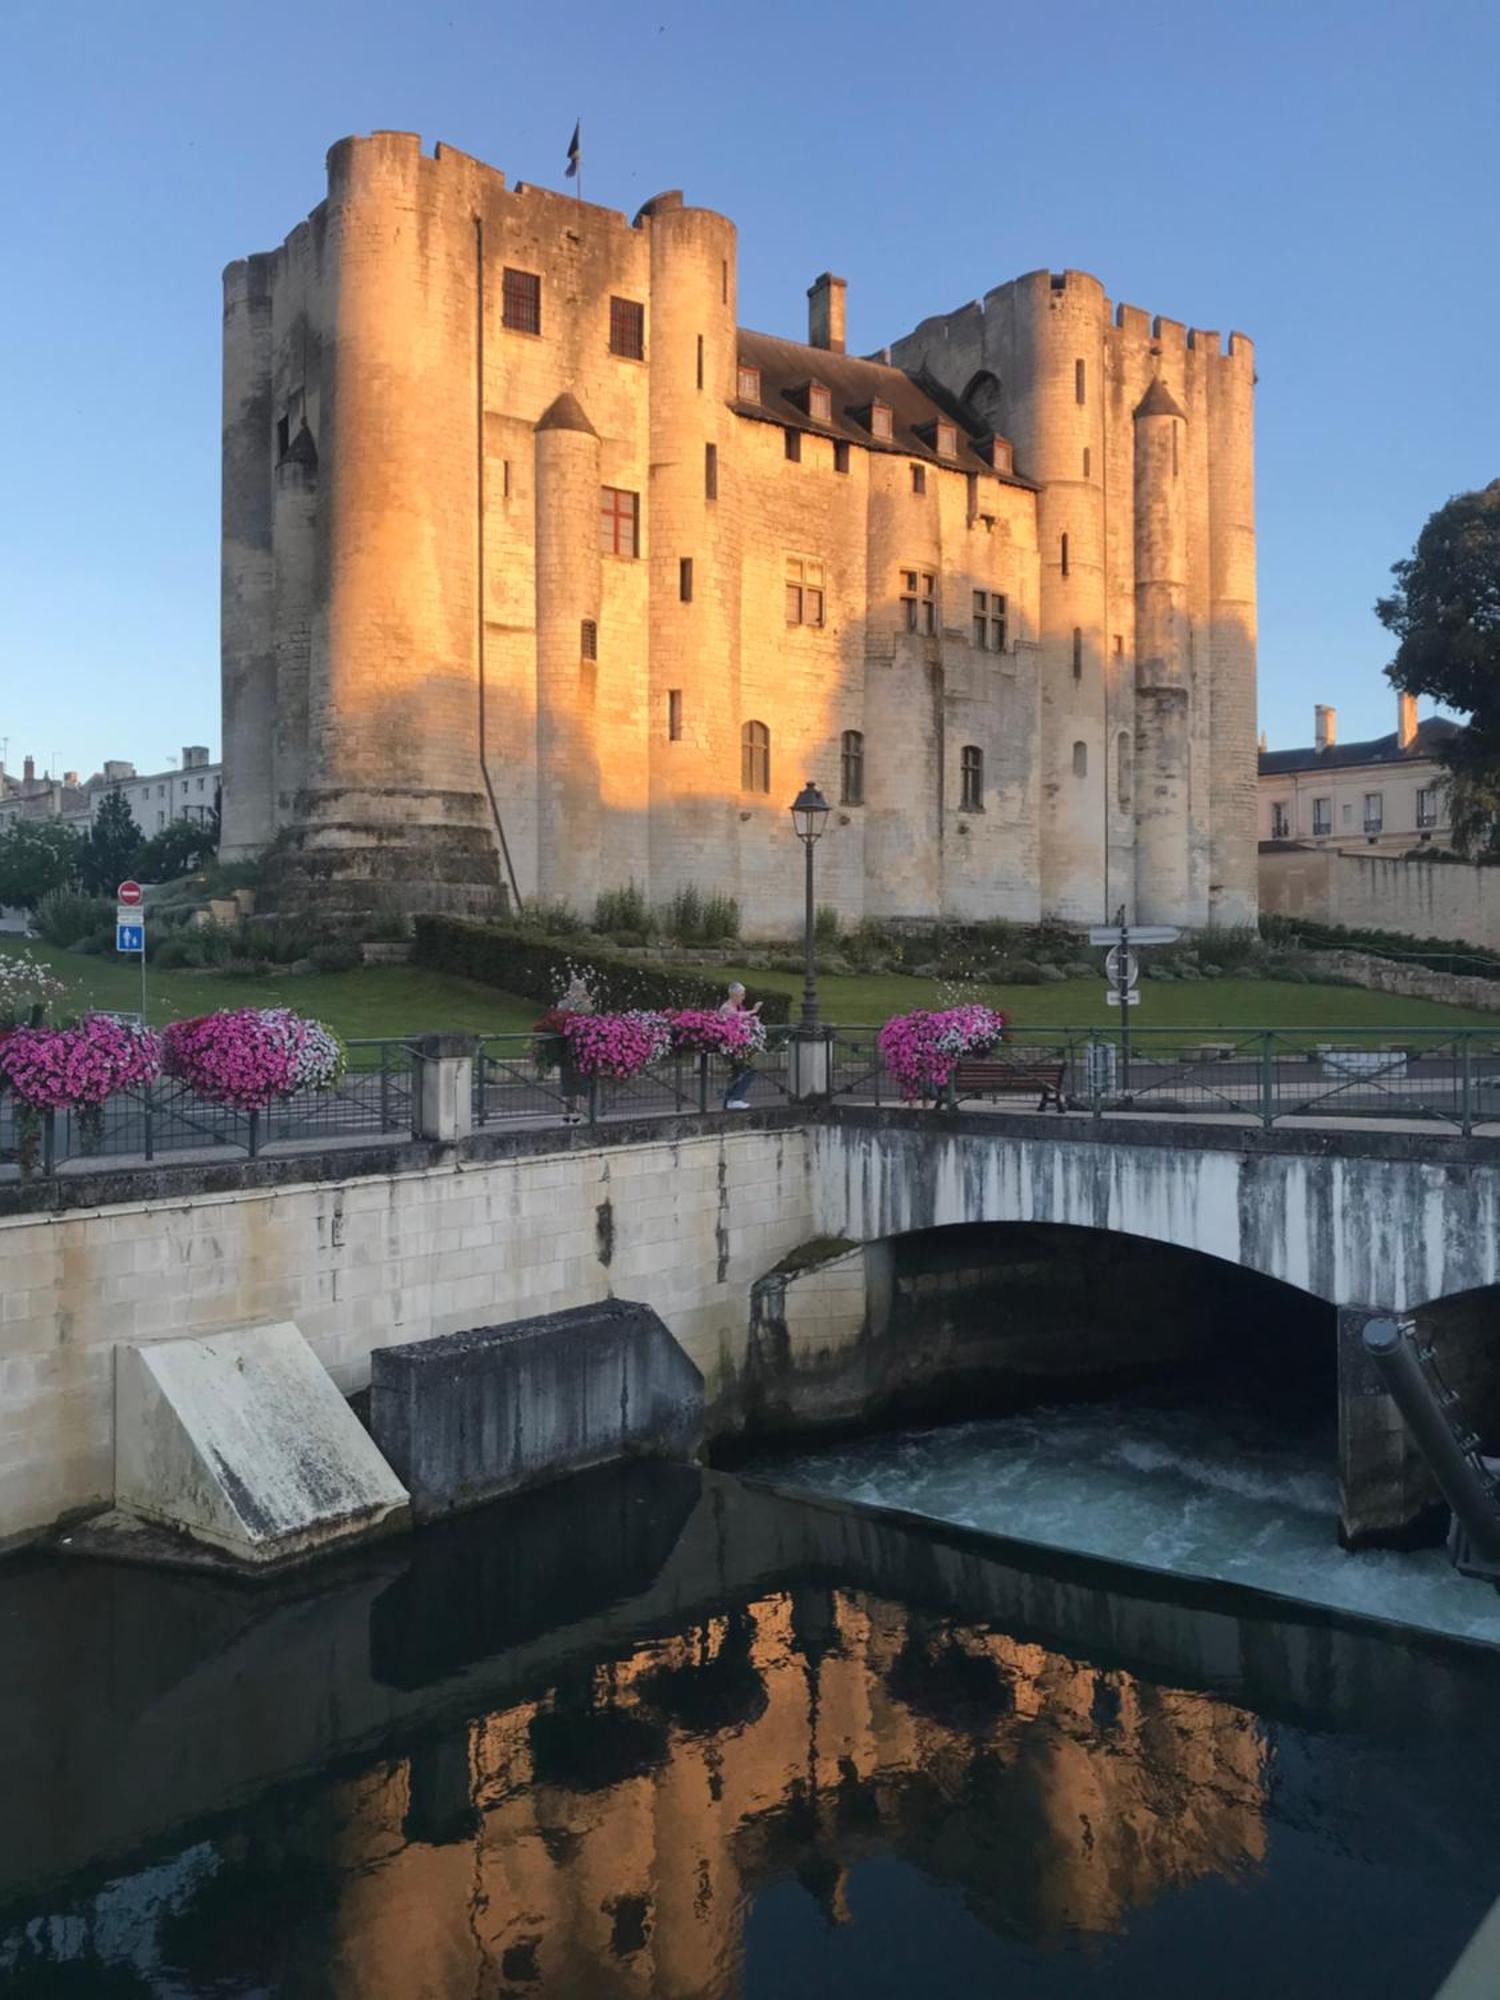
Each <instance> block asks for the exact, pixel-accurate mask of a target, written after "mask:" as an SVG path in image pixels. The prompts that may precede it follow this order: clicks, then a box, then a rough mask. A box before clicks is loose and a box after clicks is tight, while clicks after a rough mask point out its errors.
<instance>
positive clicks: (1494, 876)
mask: <svg viewBox="0 0 1500 2000" xmlns="http://www.w3.org/2000/svg"><path fill="white" fill-rule="evenodd" d="M1260 896H1261V908H1262V909H1263V910H1266V911H1268V912H1270V913H1272V914H1274V915H1276V916H1282V917H1301V918H1302V919H1303V920H1304V922H1307V923H1313V924H1339V925H1341V926H1343V927H1344V928H1346V929H1348V930H1376V931H1399V932H1400V933H1402V935H1404V936H1406V937H1418V938H1430V937H1435V938H1452V939H1453V941H1454V943H1455V944H1476V945H1480V946H1482V947H1483V948H1484V949H1485V950H1487V951H1496V950H1500V868H1483V867H1480V866H1478V865H1477V864H1476V863H1472V862H1460V861H1406V860H1402V859H1399V858H1393V857H1391V856H1387V855H1380V854H1349V853H1344V852H1342V851H1338V850H1330V849H1326V848H1300V847H1293V848H1282V849H1279V850H1277V851H1276V852H1266V851H1263V852H1262V853H1261V856H1260ZM1392 990H1394V989H1392Z"/></svg>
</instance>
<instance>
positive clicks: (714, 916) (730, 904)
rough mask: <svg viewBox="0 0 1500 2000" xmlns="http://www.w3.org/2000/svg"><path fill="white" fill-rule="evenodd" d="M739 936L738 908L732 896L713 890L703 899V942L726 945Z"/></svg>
mask: <svg viewBox="0 0 1500 2000" xmlns="http://www.w3.org/2000/svg"><path fill="white" fill-rule="evenodd" d="M739 934H740V906H739V904H738V903H737V902H736V901H735V899H734V897H733V896H722V895H720V894H719V892H718V890H715V891H714V893H713V894H712V895H711V896H705V897H704V899H703V942H704V943H705V944H728V943H729V941H730V939H731V938H737V937H738V936H739Z"/></svg>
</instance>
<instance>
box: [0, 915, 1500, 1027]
mask: <svg viewBox="0 0 1500 2000" xmlns="http://www.w3.org/2000/svg"><path fill="white" fill-rule="evenodd" d="M0 951H25V952H30V953H31V954H32V956H33V957H35V958H37V959H39V960H41V961H42V962H43V963H45V964H46V965H48V966H50V967H51V968H52V970H53V971H54V972H55V973H56V974H57V976H58V977H59V978H60V979H62V980H63V981H64V982H65V984H66V986H67V989H68V998H67V1002H66V1007H67V1010H68V1011H82V1010H83V1009H85V1008H89V1007H102V1008H110V1009H120V1010H127V1009H134V1008H135V1007H137V1006H138V1005H139V1004H140V976H139V973H138V971H137V969H136V966H135V962H134V960H130V961H126V960H123V959H114V958H95V957H88V956H84V955H82V954H80V953H77V952H71V951H62V950H59V949H57V948H56V947H54V946H52V945H46V944H41V943H38V942H22V941H21V940H19V939H16V938H9V937H7V938H3V939H0ZM694 969H695V970H696V971H700V972H701V971H702V970H704V968H694ZM723 972H724V978H725V979H726V980H728V979H731V978H736V977H737V978H741V979H743V980H744V981H745V982H746V984H747V985H750V986H759V987H762V988H765V987H774V988H778V989H780V990H781V991H783V992H788V993H792V994H797V993H800V991H801V985H802V982H801V980H800V978H799V977H798V975H797V974H795V973H790V972H759V971H749V970H744V969H737V968H735V967H734V966H732V965H726V966H725V967H724V969H723ZM818 991H819V995H820V998H821V1001H822V1007H823V1018H824V1019H825V1020H826V1021H832V1022H836V1023H838V1024H839V1025H841V1026H855V1025H857V1024H859V1023H862V1022H879V1021H884V1020H886V1019H887V1018H888V1017H889V1016H890V1015H892V1014H898V1013H901V1012H904V1011H905V1010H906V1009H907V1008H911V1007H924V1006H935V1005H944V1004H948V1003H950V1002H951V1000H952V999H953V998H954V997H955V989H954V988H953V987H952V986H950V985H946V984H940V983H939V982H938V981H935V980H930V979H911V978H907V977H904V976H902V975H900V974H897V973H879V974H870V975H867V976H866V975H858V976H839V977H835V976H832V975H830V976H828V977H825V978H822V979H820V980H819V982H818ZM1141 996H1142V997H1141V1004H1140V1006H1139V1007H1137V1008H1135V1009H1134V1010H1133V1018H1132V1022H1131V1025H1132V1027H1135V1028H1138V1029H1148V1028H1173V1029H1193V1030H1197V1029H1201V1030H1202V1031H1203V1032H1204V1034H1205V1035H1211V1034H1214V1033H1220V1034H1222V1033H1227V1032H1228V1031H1229V1030H1231V1029H1237V1028H1251V1027H1256V1028H1259V1027H1268V1028H1287V1029H1297V1028H1309V1029H1329V1028H1362V1029H1382V1030H1398V1029H1402V1028H1438V1029H1442V1028H1450V1029H1451V1028H1462V1027H1478V1028H1493V1029H1494V1031H1495V1035H1496V1039H1497V1041H1500V1014H1482V1013H1478V1012H1476V1011H1475V1010H1473V1009H1471V1008H1462V1007H1440V1006H1437V1005H1436V1004H1435V1003H1434V1002H1432V1001H1429V1000H1406V999H1402V998H1400V997H1398V996H1397V995H1394V994H1387V993H1368V992H1365V991H1364V990H1363V989H1362V988H1359V987H1349V986H1310V985H1299V984H1294V983H1292V982H1289V981H1281V980H1272V979H1216V980H1204V981H1202V982H1197V983H1184V984H1175V983H1174V984H1167V983H1165V982H1155V981H1147V982H1145V983H1144V984H1143V985H1142V987H1141ZM964 997H966V998H972V999H975V1000H982V1001H985V1002H986V1003H988V1004H989V1005H990V1006H995V1007H1000V1008H1002V1009H1003V1010H1004V1011H1005V1013H1006V1014H1007V1015H1008V1016H1009V1017H1010V1018H1011V1020H1012V1021H1013V1022H1014V1023H1015V1024H1016V1026H1018V1027H1036V1028H1045V1027H1073V1028H1087V1027H1113V1026H1115V1025H1116V1024H1117V1023H1118V1020H1119V1015H1118V1014H1117V1012H1116V1011H1115V1010H1114V1009H1113V1008H1111V1007H1107V1006H1106V1005H1105V1002H1104V985H1103V981H1102V979H1100V980H1095V979H1069V980H1064V981H1060V982H1056V983H1049V984H1046V985H1041V986H986V985H982V984H976V985H974V986H973V987H968V986H966V987H965V988H964ZM147 1006H148V1010H149V1013H150V1018H151V1020H152V1022H153V1023H154V1024H156V1025H158V1026H159V1025H160V1024H161V1023H163V1022H165V1021H171V1020H180V1019H182V1018H183V1017H184V1016H185V1015H189V1014H205V1013H209V1012H211V1011H212V1010H213V1009H214V1008H216V1007H235V1006H254V1007H277V1006H285V1007H295V1008H296V1009H297V1010H298V1012H299V1013H304V1014H314V1015H317V1016H318V1018H319V1019H321V1020H325V1021H327V1022H328V1023H329V1024H330V1026H332V1027H334V1028H336V1029H337V1030H338V1032H339V1033H340V1034H342V1035H345V1036H347V1037H350V1038H352V1039H358V1038H364V1037H372V1038H373V1037H378V1036H392V1037H394V1036H401V1035H412V1034H420V1033H422V1032H424V1031H427V1030H433V1029H440V1028H442V1029H450V1030H460V1031H462V1030H468V1031H473V1032H479V1033H485V1034H523V1033H525V1032H526V1030H527V1029H529V1028H530V1026H531V1024H532V1022H533V1021H534V1020H535V1019H536V1017H537V1014H538V1012H539V1011H540V1009H539V1008H538V1007H537V1005H536V1003H535V1001H532V1000H525V999H521V998H519V997H517V996H516V995H514V994H510V993H502V992H498V991H497V990H495V989H494V988H492V987H488V986H481V985H479V984H477V983H476V982H475V981H473V980H468V979H455V978H452V977H451V976H449V975H448V974H446V973H439V972H427V971H424V970H423V969H422V968H421V967H419V966H410V965H400V966H381V967H372V968H369V969H366V970H363V971H357V972H324V973H319V972H313V973H305V974H299V975H297V976H296V977H292V976H291V975H289V974H285V973H282V974H273V975H272V976H270V977H268V978H263V979H262V978H226V977H224V976H222V975H220V974H216V973H207V972H155V971H152V972H149V973H148V975H147ZM794 1011H795V1010H794Z"/></svg>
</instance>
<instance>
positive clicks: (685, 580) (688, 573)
mask: <svg viewBox="0 0 1500 2000" xmlns="http://www.w3.org/2000/svg"><path fill="white" fill-rule="evenodd" d="M677 595H678V598H679V599H680V601H681V602H682V603H683V604H691V603H692V601H693V559H692V557H691V556H680V557H679V558H678V561H677Z"/></svg>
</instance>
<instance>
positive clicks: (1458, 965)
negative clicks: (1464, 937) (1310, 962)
mask: <svg viewBox="0 0 1500 2000" xmlns="http://www.w3.org/2000/svg"><path fill="white" fill-rule="evenodd" d="M1260 928H1261V935H1262V936H1263V937H1264V938H1265V940H1266V942H1267V943H1268V944H1271V945H1276V944H1294V945H1301V946H1303V947H1304V948H1305V949H1308V950H1313V951H1319V950H1321V951H1362V952H1367V953H1369V954H1370V956H1372V957H1374V958H1395V959H1404V960H1405V961H1406V963H1407V964H1408V965H1421V966H1425V967H1426V968H1427V970H1428V971H1429V972H1456V973H1463V974H1467V975H1468V976H1470V977H1471V978H1479V979H1500V952H1493V951H1486V950H1485V949H1484V948H1483V947H1482V946H1479V945H1468V946H1464V945H1463V944H1461V943H1457V942H1455V941H1454V940H1453V939H1452V938H1414V937H1408V936H1407V935H1406V934H1405V932H1404V931H1363V930H1350V929H1348V928H1347V927H1346V926H1345V925H1343V924H1315V923H1312V922H1310V921H1309V920H1308V919H1307V918H1306V917H1281V916H1269V915H1267V916H1264V917H1262V918H1261V920H1260Z"/></svg>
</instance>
